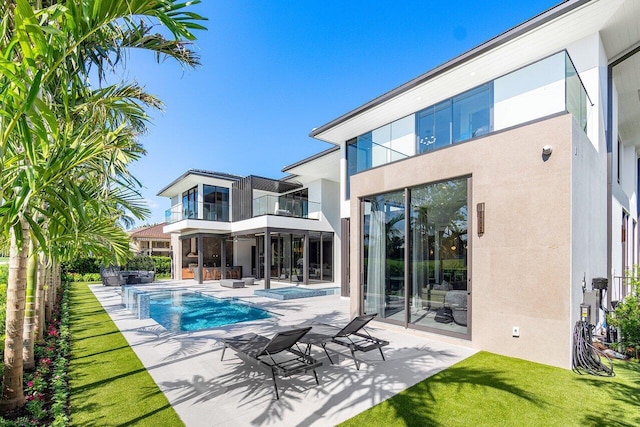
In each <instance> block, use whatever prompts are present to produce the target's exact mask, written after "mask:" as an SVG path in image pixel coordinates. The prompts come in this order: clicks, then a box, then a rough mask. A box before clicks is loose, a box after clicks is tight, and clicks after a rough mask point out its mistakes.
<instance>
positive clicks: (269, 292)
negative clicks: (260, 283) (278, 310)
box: [253, 286, 338, 300]
mask: <svg viewBox="0 0 640 427" xmlns="http://www.w3.org/2000/svg"><path fill="white" fill-rule="evenodd" d="M337 293H338V288H322V289H309V288H300V287H298V286H290V287H288V288H276V289H256V290H255V291H253V294H254V295H260V296H263V297H267V298H274V299H279V300H288V299H298V298H310V297H319V296H324V295H335V294H337Z"/></svg>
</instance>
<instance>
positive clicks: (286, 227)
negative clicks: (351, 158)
mask: <svg viewBox="0 0 640 427" xmlns="http://www.w3.org/2000/svg"><path fill="white" fill-rule="evenodd" d="M339 163H340V152H339V149H338V148H331V149H329V150H327V151H325V152H322V153H319V154H317V155H315V156H313V157H311V158H308V159H305V160H302V161H300V162H297V163H296V164H293V165H290V166H287V167H286V168H285V169H284V171H285V172H287V173H288V174H289V175H288V176H287V177H286V178H284V179H280V180H276V179H270V178H264V177H259V176H254V175H251V176H247V177H240V176H237V175H231V174H227V173H219V172H210V171H203V170H189V171H187V172H186V173H184V174H183V175H181V176H180V177H179V178H177V179H176V180H175V181H173V182H172V183H171V184H169V185H168V186H166V187H165V188H163V189H162V190H160V192H159V193H158V195H159V196H166V197H169V198H170V199H171V208H170V209H169V210H167V211H166V225H165V227H164V232H165V233H171V242H172V244H171V246H172V247H173V254H174V257H173V270H172V271H174V272H175V278H176V279H190V278H193V279H195V280H198V281H199V282H200V283H202V282H203V281H206V280H219V279H221V278H232V279H240V278H243V277H255V278H257V279H258V280H263V283H264V286H265V287H266V288H269V287H270V284H271V280H272V279H274V280H278V281H280V282H291V283H295V284H309V283H321V282H334V281H336V280H335V278H336V277H339V276H340V274H341V271H340V260H341V254H340V229H339V226H340V208H339V200H338V197H339V188H340V186H339Z"/></svg>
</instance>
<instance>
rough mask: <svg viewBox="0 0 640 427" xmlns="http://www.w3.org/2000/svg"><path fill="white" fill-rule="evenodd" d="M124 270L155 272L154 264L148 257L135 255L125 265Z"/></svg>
mask: <svg viewBox="0 0 640 427" xmlns="http://www.w3.org/2000/svg"><path fill="white" fill-rule="evenodd" d="M125 270H143V271H155V264H154V262H153V258H152V257H150V256H147V255H136V256H134V257H133V258H132V259H131V261H129V262H128V263H127V266H126V267H125Z"/></svg>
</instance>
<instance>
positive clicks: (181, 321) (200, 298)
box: [125, 290, 272, 332]
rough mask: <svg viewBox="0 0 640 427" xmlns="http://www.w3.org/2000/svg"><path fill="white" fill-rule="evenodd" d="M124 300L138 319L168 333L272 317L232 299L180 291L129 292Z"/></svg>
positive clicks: (266, 312) (267, 313)
mask: <svg viewBox="0 0 640 427" xmlns="http://www.w3.org/2000/svg"><path fill="white" fill-rule="evenodd" d="M128 300H129V302H130V303H129V304H125V305H127V308H128V309H129V310H131V311H133V312H134V313H136V314H137V315H138V318H139V319H145V318H149V317H150V318H152V319H153V320H155V321H156V322H158V323H159V324H160V325H162V326H164V327H165V329H167V330H168V331H172V332H188V331H198V330H201V329H209V328H215V327H218V326H225V325H232V324H234V323H240V322H249V321H252V320H259V319H267V318H269V317H272V314H271V313H270V312H268V311H266V310H262V309H260V308H256V307H254V306H252V305H250V304H247V303H245V302H242V301H239V300H236V299H230V298H215V297H212V296H209V295H204V294H201V293H199V292H191V291H184V290H174V291H157V292H131V296H130V297H129V298H128ZM131 300H135V303H132V302H131Z"/></svg>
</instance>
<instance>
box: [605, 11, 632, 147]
mask: <svg viewBox="0 0 640 427" xmlns="http://www.w3.org/2000/svg"><path fill="white" fill-rule="evenodd" d="M600 35H601V37H602V44H603V45H604V49H605V51H606V53H607V57H608V58H609V59H610V60H616V59H618V58H620V57H621V56H623V55H624V54H626V53H628V52H629V51H630V50H632V49H633V48H635V47H637V46H639V45H640V1H637V0H627V1H625V2H624V4H622V6H620V7H619V8H618V9H616V11H615V13H614V14H613V15H612V16H611V18H610V19H609V21H608V22H607V24H606V25H605V27H604V28H603V29H602V31H601V32H600ZM613 81H614V84H615V87H616V90H617V92H618V132H619V134H620V137H621V139H622V141H623V142H624V143H625V144H627V145H629V144H632V145H635V146H640V53H636V54H635V55H633V56H631V57H630V58H628V59H626V60H624V61H623V62H621V63H619V64H618V65H616V66H614V68H613ZM614 142H615V141H614Z"/></svg>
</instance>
